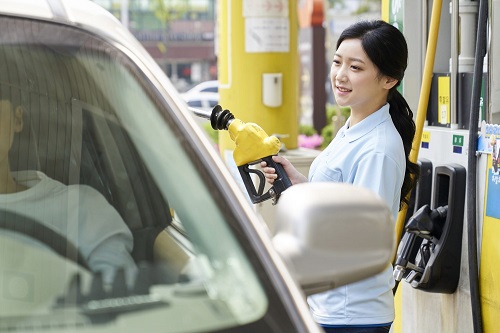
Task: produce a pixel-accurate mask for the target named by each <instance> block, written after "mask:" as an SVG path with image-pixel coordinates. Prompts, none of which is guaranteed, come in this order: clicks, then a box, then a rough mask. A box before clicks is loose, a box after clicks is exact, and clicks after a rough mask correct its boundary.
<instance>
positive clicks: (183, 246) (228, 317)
mask: <svg viewBox="0 0 500 333" xmlns="http://www.w3.org/2000/svg"><path fill="white" fill-rule="evenodd" d="M0 30H1V31H2V33H1V34H0V99H1V100H0V102H1V103H0V106H1V107H2V109H1V110H0V111H1V112H2V116H4V115H7V116H9V115H15V116H16V122H12V126H13V127H9V126H8V125H9V124H11V123H7V122H6V123H3V124H1V125H2V131H3V130H4V126H5V128H6V129H7V130H10V132H5V133H7V134H8V135H11V134H12V136H9V138H8V139H7V140H3V141H2V143H3V144H2V149H0V154H2V155H1V159H2V161H6V160H7V158H8V161H9V163H10V168H11V170H10V172H12V173H13V174H14V175H16V176H15V178H14V182H20V181H21V179H22V178H19V175H24V174H30V175H38V176H36V177H33V178H27V179H25V183H23V187H16V191H17V192H16V193H0V332H16V333H20V332H45V333H49V332H50V333H56V332H72V333H73V332H85V333H90V332H117V333H126V332H130V333H132V332H133V333H135V332H142V331H143V332H221V333H222V332H235V333H239V332H240V333H244V332H271V333H273V332H275V333H278V332H287V333H294V332H316V333H320V332H321V329H320V328H319V326H318V325H317V324H316V323H315V322H314V321H313V319H312V317H311V316H310V313H309V309H308V307H307V304H306V301H305V295H308V294H311V293H315V292H320V291H323V290H327V289H330V288H333V287H335V286H340V285H343V284H346V283H349V282H353V281H357V280H360V279H362V278H365V277H368V276H370V275H373V274H376V273H378V272H380V271H382V270H383V269H385V268H386V267H387V265H389V264H390V261H391V260H392V255H393V252H394V247H395V244H394V234H393V232H394V230H393V229H394V228H393V221H392V220H391V218H390V212H389V210H388V208H387V207H386V206H385V204H384V203H383V202H382V201H381V200H380V199H379V198H378V197H377V196H376V195H374V194H373V193H371V192H369V191H367V190H363V189H360V188H355V187H354V186H349V185H346V184H328V183H318V184H300V185H296V186H292V187H291V188H289V189H288V190H287V191H285V192H284V193H283V194H282V196H281V198H280V202H279V203H278V205H277V206H276V208H277V214H276V219H277V221H276V224H275V228H274V230H275V231H274V232H275V233H274V234H272V235H271V234H270V231H269V229H268V228H266V225H265V222H264V221H263V219H262V218H261V217H260V216H259V215H258V214H257V213H256V211H255V209H254V207H252V206H251V204H250V203H249V201H248V200H247V197H246V196H245V195H244V193H242V192H241V189H240V187H239V186H238V183H237V182H236V180H235V179H234V178H232V175H231V173H230V172H229V169H228V167H227V166H226V164H225V163H224V162H223V160H222V159H221V157H220V155H219V153H218V152H217V151H216V149H214V147H213V145H212V144H211V142H210V141H209V140H208V139H207V138H206V136H205V134H204V132H203V130H202V129H201V128H200V127H199V126H197V124H196V121H195V119H194V115H193V113H192V112H191V111H190V110H189V109H188V107H187V106H186V103H185V102H184V101H183V99H182V98H181V96H180V95H179V93H178V92H177V91H176V89H175V87H174V86H173V85H172V83H171V82H170V81H169V79H168V78H167V76H166V75H165V73H164V72H163V71H162V70H161V68H160V67H159V66H158V65H157V64H156V62H155V61H154V60H153V58H152V57H151V56H150V55H149V54H148V53H147V52H146V50H145V49H144V48H143V47H142V46H141V44H140V43H139V42H138V41H137V40H136V39H135V38H134V37H133V35H132V34H130V33H129V32H128V31H127V30H126V29H125V28H124V27H123V26H122V25H121V23H120V22H119V21H118V20H117V19H116V18H115V17H114V16H112V15H111V14H110V13H109V12H107V11H106V10H104V9H103V8H101V7H99V6H98V5H97V4H95V3H93V2H91V1H88V0H23V1H19V0H0ZM22 110H23V111H24V112H22ZM10 112H12V113H10ZM2 119H3V118H2ZM20 119H22V126H21V122H20ZM14 132H15V133H14ZM5 133H3V132H2V133H0V134H2V135H4V134H5ZM9 139H11V140H9ZM11 141H12V143H11ZM10 143H11V145H12V146H11V148H10V150H9V151H8V148H9V147H8V145H9V144H10ZM7 153H8V157H7V156H6V155H7ZM3 165H4V166H5V164H3ZM3 170H5V169H3ZM26 170H29V171H26ZM41 174H43V175H46V177H45V176H44V177H45V178H44V179H52V180H54V182H57V184H60V185H58V188H63V189H65V188H68V189H72V190H74V191H71V192H70V193H71V195H70V194H69V192H68V194H67V195H66V196H65V197H63V198H62V200H60V199H61V196H60V195H59V196H58V197H57V200H52V202H51V204H48V205H43V206H41V207H37V208H36V209H34V208H33V204H36V202H37V201H36V200H34V199H33V198H38V199H40V200H42V199H43V200H46V199H47V200H49V201H50V199H51V198H53V197H54V198H56V194H57V193H60V192H57V193H56V192H44V190H43V189H44V187H43V186H42V187H40V186H39V185H40V184H42V185H43V184H46V182H45V183H42V182H41V181H40V179H39V178H38V177H39V175H41ZM2 179H4V178H2ZM2 179H0V181H2ZM38 189H40V190H38ZM83 192H85V193H90V194H92V197H91V198H92V200H91V199H88V200H87V199H86V197H84V196H83V195H82V193H83ZM105 207H106V209H107V211H109V210H110V209H111V210H113V211H114V212H115V214H112V215H113V220H114V221H116V222H117V223H119V225H117V226H119V228H120V230H128V231H127V232H123V233H122V234H121V235H122V236H123V237H122V238H123V241H125V240H128V235H129V234H130V236H131V237H130V239H131V241H132V242H133V246H132V245H131V244H128V245H130V246H128V250H130V251H131V252H130V256H131V258H132V259H131V260H132V261H133V265H132V266H133V267H132V268H131V269H128V268H129V267H124V266H122V265H117V264H115V263H116V261H115V260H114V258H115V257H116V255H117V254H118V252H119V251H118V250H117V248H116V247H113V246H109V244H111V243H107V241H108V238H107V236H106V235H107V234H105V233H102V232H101V230H103V228H106V227H107V225H108V222H109V220H110V219H109V215H106V216H104V215H103V212H104V210H105V209H104V208H105ZM54 217H57V218H54ZM83 221H84V222H85V223H84V222H83ZM97 240H100V241H101V243H99V244H101V245H102V246H103V248H104V249H107V252H105V253H106V254H107V257H106V258H107V259H106V258H103V259H104V260H105V261H106V260H107V261H106V262H108V263H111V264H115V266H114V267H111V268H112V269H113V270H112V273H113V274H112V275H111V280H106V279H105V278H104V270H101V269H99V268H95V266H94V265H93V263H94V264H95V262H93V261H92V260H91V259H92V252H91V253H88V251H87V250H88V247H89V246H95V243H96V242H97ZM101 245H99V246H101ZM119 248H121V247H119ZM181 259H182V260H181ZM181 261H182V265H179V263H180V262H181ZM99 263H100V262H98V263H97V266H99ZM107 271H109V268H108V270H107Z"/></svg>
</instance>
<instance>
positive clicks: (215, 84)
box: [185, 80, 219, 94]
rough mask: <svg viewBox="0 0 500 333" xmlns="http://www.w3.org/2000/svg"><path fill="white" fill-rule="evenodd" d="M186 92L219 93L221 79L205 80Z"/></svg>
mask: <svg viewBox="0 0 500 333" xmlns="http://www.w3.org/2000/svg"><path fill="white" fill-rule="evenodd" d="M185 93H186V94H193V93H219V81H217V80H209V81H203V82H200V83H198V84H197V85H195V86H194V87H192V88H190V89H189V90H188V91H186V92H185Z"/></svg>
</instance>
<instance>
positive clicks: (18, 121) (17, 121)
mask: <svg viewBox="0 0 500 333" xmlns="http://www.w3.org/2000/svg"><path fill="white" fill-rule="evenodd" d="M23 113H24V109H23V107H22V106H19V105H18V106H16V108H15V109H14V131H15V132H16V133H19V132H21V131H22V130H23Z"/></svg>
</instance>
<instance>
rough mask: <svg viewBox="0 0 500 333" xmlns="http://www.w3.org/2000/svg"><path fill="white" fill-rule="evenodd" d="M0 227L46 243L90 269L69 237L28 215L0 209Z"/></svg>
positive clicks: (63, 255) (61, 254) (67, 257)
mask: <svg viewBox="0 0 500 333" xmlns="http://www.w3.org/2000/svg"><path fill="white" fill-rule="evenodd" d="M0 229H5V230H9V231H14V232H17V233H20V234H23V235H25V236H28V237H30V238H33V239H35V240H37V241H39V242H40V243H42V244H44V245H47V246H48V247H49V248H51V249H52V250H53V251H54V252H56V253H57V254H59V255H60V256H61V257H63V258H66V259H69V260H71V261H73V262H75V263H77V264H78V265H80V266H81V267H84V268H86V269H87V270H89V271H90V268H89V265H88V263H87V261H86V260H85V259H84V257H83V256H82V254H81V253H80V251H78V249H77V248H76V246H75V245H74V244H73V243H72V242H71V241H70V240H69V239H67V238H66V237H64V236H62V235H61V234H59V233H57V232H55V231H54V230H52V229H50V228H49V227H47V226H45V225H43V224H42V223H40V222H38V221H36V220H34V219H32V218H30V217H27V216H24V215H19V214H16V213H13V212H9V211H7V210H5V209H0Z"/></svg>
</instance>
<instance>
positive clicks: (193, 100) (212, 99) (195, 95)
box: [181, 92, 219, 111]
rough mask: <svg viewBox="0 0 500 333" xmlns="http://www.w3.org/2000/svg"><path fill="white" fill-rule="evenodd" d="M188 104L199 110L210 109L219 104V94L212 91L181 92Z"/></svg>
mask: <svg viewBox="0 0 500 333" xmlns="http://www.w3.org/2000/svg"><path fill="white" fill-rule="evenodd" d="M181 97H182V99H184V100H185V101H186V103H187V105H188V106H190V107H193V108H198V109H201V110H207V111H211V110H212V109H213V108H214V106H216V105H217V104H219V94H218V93H212V92H205V93H199V92H191V93H183V94H181Z"/></svg>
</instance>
